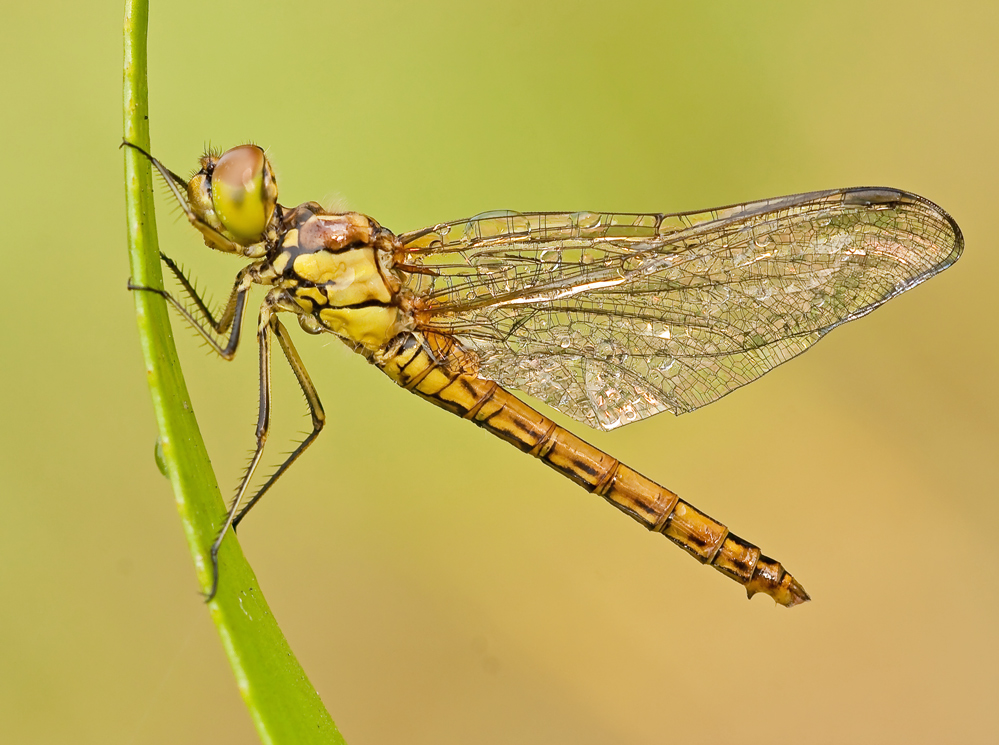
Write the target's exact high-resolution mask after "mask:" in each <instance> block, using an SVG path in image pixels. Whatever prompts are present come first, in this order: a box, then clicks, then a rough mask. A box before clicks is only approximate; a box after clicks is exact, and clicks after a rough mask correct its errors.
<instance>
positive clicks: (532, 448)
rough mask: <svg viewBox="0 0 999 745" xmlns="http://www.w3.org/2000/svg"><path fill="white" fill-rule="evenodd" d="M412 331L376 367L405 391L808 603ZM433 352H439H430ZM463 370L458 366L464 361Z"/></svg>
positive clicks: (689, 514)
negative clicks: (451, 364) (455, 367)
mask: <svg viewBox="0 0 999 745" xmlns="http://www.w3.org/2000/svg"><path fill="white" fill-rule="evenodd" d="M432 342H433V340H427V339H425V338H424V337H423V336H422V335H421V334H419V333H413V334H408V335H407V336H406V337H405V338H404V339H401V340H400V343H399V344H398V345H397V346H396V347H395V348H394V351H393V353H392V355H391V356H389V357H388V358H386V359H382V360H380V361H379V362H377V364H378V366H379V367H380V368H381V369H382V370H383V371H384V372H385V374H386V375H388V376H389V377H390V378H392V379H393V380H394V381H395V382H396V383H398V384H399V385H400V386H402V387H403V388H406V389H407V390H410V391H412V392H413V393H415V394H417V395H418V396H420V397H422V398H424V399H426V400H427V401H430V402H431V403H434V404H436V405H437V406H440V407H441V408H442V409H446V410H447V411H450V412H451V413H453V414H457V415H458V416H460V417H462V418H463V419H469V420H471V421H473V422H474V423H475V424H477V425H479V426H480V427H482V428H484V429H487V430H489V431H490V432H492V433H493V434H494V435H496V436H497V437H499V438H501V439H503V440H506V441H507V442H509V443H510V444H511V445H513V446H514V447H516V448H518V449H520V450H522V451H524V452H525V453H529V454H530V455H533V456H534V457H535V458H538V459H539V460H541V461H543V462H544V463H546V464H547V465H548V466H550V467H551V468H554V469H555V470H556V471H558V472H559V473H561V474H562V475H564V476H566V477H567V478H569V479H571V480H572V481H574V482H576V483H577V484H579V485H580V486H582V487H583V488H585V489H586V490H587V491H590V492H593V493H595V494H598V495H600V496H601V497H603V498H604V499H606V500H607V501H608V502H610V503H611V504H613V505H614V506H615V507H617V508H618V509H620V510H621V511H623V512H625V513H627V514H628V515H630V516H631V517H632V518H634V519H635V520H637V521H638V522H640V523H641V524H642V525H644V526H645V527H646V528H648V529H649V530H651V531H654V532H657V533H662V534H663V535H665V536H666V537H667V538H669V539H670V540H671V541H673V542H674V543H676V544H677V545H679V546H681V547H682V548H684V549H685V550H686V551H687V552H688V553H690V554H691V555H692V556H693V557H694V558H696V559H697V560H698V561H700V562H701V563H703V564H710V565H711V566H713V567H714V568H715V569H717V570H718V571H719V572H721V573H722V574H724V575H726V576H727V577H730V578H731V579H734V580H735V581H736V582H738V583H739V584H741V585H743V586H744V587H745V588H746V592H747V593H748V594H749V596H750V597H752V596H753V595H755V594H756V593H757V592H763V593H765V594H767V595H770V596H771V597H772V598H773V599H774V600H776V601H777V602H778V603H780V604H781V605H784V606H788V607H791V606H794V605H798V604H799V603H803V602H805V601H806V600H808V599H809V598H808V594H807V593H806V592H805V590H804V588H803V587H802V586H801V585H800V584H799V583H798V581H797V580H795V579H794V577H792V576H791V575H790V573H788V572H787V571H785V570H784V568H783V567H782V566H781V564H780V562H777V561H774V560H773V559H771V558H769V557H767V556H764V555H763V554H762V552H761V551H760V549H759V548H757V547H756V546H755V545H753V544H752V543H749V542H748V541H745V540H743V539H742V538H739V537H738V536H736V535H734V534H732V533H730V532H729V530H728V528H727V527H725V526H724V525H722V524H721V523H719V522H717V521H716V520H713V519H712V518H710V517H708V516H707V515H705V514H704V513H703V512H701V511H700V510H698V509H696V508H695V507H693V506H691V505H690V504H688V503H687V502H684V501H683V500H682V499H680V498H679V497H678V496H677V495H676V494H674V493H673V492H671V491H670V490H669V489H666V488H665V487H662V486H660V485H659V484H657V483H655V482H654V481H652V480H651V479H648V478H646V477H645V476H643V475H642V474H640V473H638V472H637V471H635V470H634V469H632V468H629V467H628V466H626V465H624V464H623V463H621V462H620V461H619V460H617V459H616V458H613V457H612V456H610V455H608V454H607V453H605V452H603V451H602V450H599V449H597V448H595V447H593V446H592V445H590V444H589V443H587V442H585V441H583V440H581V439H580V438H578V437H576V436H575V435H574V434H572V433H571V432H569V431H568V430H566V429H564V428H563V427H560V426H559V425H557V424H556V423H555V422H553V421H552V420H551V419H549V418H548V417H546V416H545V415H543V414H541V413H540V412H538V411H536V410H535V409H533V408H531V407H530V406H528V405H527V404H525V403H524V402H523V401H521V400H520V399H519V398H517V397H516V396H514V395H513V394H511V393H510V392H509V391H507V390H506V389H505V388H503V387H502V386H501V385H499V384H498V383H496V382H495V381H491V380H485V379H483V378H480V377H478V376H476V375H474V374H471V373H465V372H453V371H449V369H448V367H447V366H445V365H444V364H442V362H441V361H440V360H441V359H442V358H443V359H446V358H447V357H446V355H447V354H449V353H451V352H452V351H453V350H452V349H451V345H446V347H445V348H443V349H442V348H441V345H440V344H439V343H436V344H435V343H432ZM431 350H433V352H431ZM459 367H460V365H459Z"/></svg>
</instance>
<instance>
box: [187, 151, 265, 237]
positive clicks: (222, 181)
mask: <svg viewBox="0 0 999 745" xmlns="http://www.w3.org/2000/svg"><path fill="white" fill-rule="evenodd" d="M187 196H188V199H190V202H191V208H192V209H193V210H194V212H195V214H197V216H198V217H200V218H201V219H202V220H204V221H205V222H206V223H208V224H209V225H211V226H212V227H213V228H215V229H216V230H218V231H219V232H221V233H223V234H224V235H226V237H228V238H231V239H232V240H234V241H235V242H236V243H239V244H240V245H243V246H249V245H251V244H253V243H257V242H259V241H260V240H261V239H262V238H263V235H264V231H265V230H266V229H267V226H268V225H270V222H271V218H272V217H273V216H274V209H275V207H276V205H277V180H276V179H275V177H274V169H273V168H271V164H270V162H269V161H268V160H267V156H266V155H265V154H264V151H263V149H262V148H260V147H258V146H256V145H240V146H239V147H234V148H231V149H229V150H226V151H225V152H224V153H223V154H222V155H221V156H219V155H217V154H216V153H211V152H210V153H208V154H206V155H204V156H202V158H201V168H200V170H199V171H198V172H197V173H196V174H194V176H193V177H192V178H191V180H190V181H188V183H187Z"/></svg>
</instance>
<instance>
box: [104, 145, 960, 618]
mask: <svg viewBox="0 0 999 745" xmlns="http://www.w3.org/2000/svg"><path fill="white" fill-rule="evenodd" d="M124 145H127V146H129V147H131V148H134V149H136V150H137V151H139V153H141V154H142V155H143V156H145V157H146V158H147V159H148V160H149V162H150V163H151V165H152V166H153V167H154V168H155V169H156V170H157V171H158V172H159V174H160V175H161V176H162V177H163V179H164V180H165V181H166V184H167V186H168V188H169V190H170V193H171V194H172V196H173V198H174V199H175V200H176V201H177V202H178V203H179V205H180V207H181V209H182V210H183V212H184V214H185V215H186V217H187V220H188V221H189V222H190V224H191V225H192V226H193V227H194V228H195V229H197V230H198V232H199V233H200V234H201V237H202V238H203V240H204V243H205V244H206V245H207V246H208V247H209V248H211V249H214V250H216V251H220V252H222V253H227V254H232V255H234V256H238V257H242V258H243V259H246V260H249V263H247V264H244V266H243V267H242V268H241V269H240V270H239V272H238V273H237V274H236V278H235V281H234V283H233V286H232V290H231V292H230V293H229V296H228V301H227V302H226V303H225V305H224V306H223V307H222V308H221V310H220V311H219V312H215V311H213V310H212V309H211V308H209V306H208V304H207V303H206V302H205V301H204V300H203V299H202V297H201V296H200V295H199V294H198V292H197V291H196V290H195V287H194V285H193V283H192V282H191V280H190V279H189V278H188V276H187V275H186V274H185V273H184V272H183V271H182V270H181V269H180V267H179V266H178V265H177V264H176V263H175V262H174V261H173V260H171V259H170V258H168V257H167V256H165V255H162V256H161V258H162V260H163V263H164V264H165V266H166V267H167V268H168V269H169V270H170V273H171V274H172V275H173V276H174V278H175V279H176V281H177V282H178V284H179V285H180V287H181V289H182V290H183V293H184V295H186V296H187V299H188V300H189V301H190V302H185V301H184V300H183V299H181V298H178V297H177V296H176V295H174V294H172V293H170V292H168V291H166V290H163V289H157V288H151V287H145V286H139V285H135V284H132V283H131V282H130V283H129V288H130V289H132V290H138V291H148V292H153V293H156V294H158V295H160V296H162V297H163V298H164V299H165V300H166V301H167V302H168V303H169V304H170V305H172V306H173V307H174V308H175V309H176V311H177V312H178V313H179V314H180V315H181V316H182V317H183V318H184V319H185V320H186V321H187V322H188V323H190V324H191V325H192V326H193V327H194V329H196V330H197V331H198V332H199V333H200V334H201V335H202V336H203V337H204V338H205V339H206V340H207V342H208V344H209V345H210V346H211V348H212V349H213V350H214V351H215V352H217V353H218V354H219V355H220V356H221V357H223V358H224V359H226V360H231V359H232V358H233V356H234V355H235V353H236V349H237V347H238V345H239V340H240V327H241V324H242V320H243V316H244V314H245V312H246V308H247V302H248V295H249V293H250V291H251V289H252V288H253V287H254V286H256V285H261V286H263V287H264V288H267V292H266V295H265V297H264V299H263V301H262V302H261V304H260V306H259V310H258V315H257V326H256V336H257V343H258V351H259V365H260V389H259V392H260V396H259V407H258V418H257V426H256V447H255V449H254V452H253V455H252V457H251V459H250V462H249V465H248V466H247V468H246V470H245V472H244V473H243V476H242V478H241V480H240V482H239V485H238V487H237V489H236V494H235V498H234V499H233V501H232V502H231V505H230V507H229V509H228V512H227V514H226V517H225V520H224V522H223V525H222V527H221V530H220V531H219V533H218V537H217V538H216V540H215V542H214V543H213V545H212V547H211V550H210V556H211V561H212V568H213V575H212V585H211V588H210V590H209V591H208V593H207V597H208V599H209V600H211V599H212V598H213V597H214V596H215V594H216V591H217V589H218V586H219V564H218V552H219V547H220V546H221V545H222V541H223V539H224V537H225V536H226V534H227V532H228V531H229V529H230V527H231V528H235V527H236V526H237V525H238V524H239V523H240V521H242V520H243V519H244V518H245V517H246V515H247V513H248V512H249V511H250V509H252V508H253V507H254V505H256V504H257V503H258V502H259V501H260V499H261V498H262V497H263V496H264V495H265V494H267V493H268V491H269V490H270V489H271V487H273V486H274V484H275V482H276V481H277V480H278V479H279V478H280V477H281V476H282V475H283V474H284V473H286V472H287V470H288V468H289V467H290V466H291V465H292V464H293V463H294V462H295V461H296V460H298V458H299V457H300V456H301V455H302V453H303V452H304V451H305V450H306V449H307V448H308V447H309V446H310V445H311V444H312V443H313V442H314V441H315V439H316V438H317V437H318V435H319V433H320V431H321V430H322V429H323V425H324V423H325V421H326V415H325V412H324V409H323V405H322V403H321V402H320V398H319V394H318V392H317V390H316V388H315V386H314V385H313V383H312V380H311V378H310V377H309V373H308V371H307V370H306V368H305V365H304V364H303V362H302V359H301V357H300V356H299V354H298V351H297V350H296V348H295V345H294V343H293V341H292V337H291V335H290V334H289V332H288V330H287V328H286V326H285V325H284V323H283V322H282V320H281V319H282V318H289V317H292V318H294V319H295V320H297V322H298V324H299V326H300V327H301V328H302V329H303V330H304V331H305V332H306V333H308V334H313V335H322V334H332V335H333V336H336V337H338V338H339V339H341V340H342V341H343V342H344V343H346V344H347V345H348V346H349V347H350V348H352V349H353V350H355V351H356V352H357V353H359V354H361V355H362V356H364V357H365V358H366V359H367V360H368V361H369V362H370V363H371V364H372V365H374V366H375V367H377V368H378V369H379V370H381V371H382V372H383V373H385V374H386V375H387V376H388V377H389V378H390V379H391V380H393V381H394V382H395V383H397V384H398V385H399V386H401V387H402V388H405V389H406V390H409V391H411V392H413V393H415V394H416V395H417V396H420V397H421V398H423V399H425V400H426V401H429V402H430V403H432V404H435V405H436V406H439V407H441V408H442V409H445V410H446V411H449V412H451V413H453V414H456V415H458V416H460V417H462V418H463V419H467V420H469V421H470V422H472V423H473V424H476V425H478V426H479V427H481V428H483V429H485V430H487V431H489V432H491V433H492V434H494V435H496V436H497V437H499V438H500V439H501V440H505V441H506V442H508V443H510V444H511V445H513V446H514V447H516V448H518V449H519V450H521V451H523V452H525V453H527V454H529V455H532V456H534V457H535V458H537V459H539V460H540V461H542V462H543V463H545V464H546V465H548V466H549V467H551V468H553V469H554V470H556V471H558V472H559V473H560V474H562V475H563V476H565V477H567V478H568V479H569V480H570V481H573V482H575V483H576V484H578V485H580V486H581V487H583V488H584V489H586V490H587V491H590V492H592V493H594V494H596V495H598V496H600V497H603V498H604V499H605V500H607V501H608V502H610V503H611V504H612V505H614V506H615V507H617V508H618V509H620V510H621V511H623V512H624V513H626V514H627V515H629V516H631V517H632V518H634V519H635V520H636V521H638V522H639V523H641V524H642V525H643V526H645V527H646V528H647V529H649V530H650V531H653V532H656V533H661V534H663V535H664V536H666V537H667V538H668V539H670V540H671V541H672V542H674V543H676V544H677V545H678V546H680V547H681V548H683V549H685V550H686V551H687V552H688V553H689V554H690V555H692V556H693V557H694V558H695V559H697V560H698V561H700V562H701V563H703V564H707V565H710V566H712V567H714V568H715V569H716V570H718V571H719V572H720V573H722V574H723V575H725V576H727V577H729V578H730V579H732V580H734V581H736V582H738V583H739V584H741V585H742V586H743V587H744V588H745V590H746V592H747V595H748V596H749V597H753V595H755V594H757V593H763V594H765V595H769V596H770V597H771V598H773V599H774V600H775V601H776V602H777V603H778V604H779V605H782V606H786V607H792V606H795V605H798V604H800V603H803V602H805V601H807V600H809V595H808V593H807V592H806V591H805V589H804V587H803V586H802V585H801V584H800V583H799V582H798V580H796V579H795V578H794V577H793V576H792V575H791V574H790V573H789V572H788V571H787V570H786V569H785V568H784V567H783V565H782V564H781V563H780V562H779V561H776V560H774V559H772V558H770V557H769V556H766V555H764V554H763V552H762V551H761V550H760V548H758V547H757V546H756V545H754V544H753V543H750V542H749V541H747V540H744V539H743V538H740V537H739V536H737V535H736V534H734V533H732V532H731V531H730V530H729V529H728V527H727V526H725V525H724V524H722V523H721V522H719V521H717V520H715V519H713V518H711V517H709V516H708V515H707V514H705V513H704V512H702V511H701V510H699V509H697V508H696V507H694V506H693V505H691V504H690V503H689V502H686V501H684V500H683V499H680V497H679V496H678V495H677V494H676V493H674V492H672V491H670V490H669V489H667V488H665V487H663V486H661V485H659V484H657V483H656V482H654V481H652V480H651V479H649V478H647V477H645V476H643V475H642V474H640V473H639V472H637V471H636V470H634V469H632V468H630V467H628V466H627V465H625V464H624V463H622V462H621V461H620V460H618V459H616V458H614V457H612V456H611V455H609V454H607V453H605V452H603V451H602V450H599V449H598V448H596V447H594V446H592V445H590V444H588V443H587V442H585V441H584V440H583V439H582V438H580V437H579V436H577V435H575V434H573V433H572V432H570V431H569V430H567V429H565V428H564V427H562V426H561V425H559V424H557V423H556V422H554V421H553V420H552V419H551V418H549V417H548V416H546V415H545V414H543V413H541V412H539V411H538V410H536V409H535V408H533V407H532V406H530V405H528V404H527V403H526V402H525V401H524V400H522V399H521V398H518V397H517V396H516V395H514V394H513V393H512V392H511V390H518V391H521V392H523V393H525V394H527V395H529V396H532V397H534V398H536V399H539V400H541V401H543V402H544V403H545V404H547V405H549V406H551V407H552V408H554V409H555V410H557V411H559V412H561V413H563V414H565V415H567V416H569V417H570V418H572V419H574V420H576V421H578V422H581V423H583V424H586V425H589V426H590V427H592V428H595V429H598V430H613V429H615V428H617V427H621V426H623V425H626V424H629V423H631V422H636V421H639V420H642V419H645V418H647V417H650V416H653V415H654V414H658V413H660V412H665V411H669V412H673V413H674V414H683V413H686V412H690V411H693V410H695V409H698V408H700V407H701V406H705V405H706V404H709V403H711V402H713V401H716V400H717V399H719V398H721V397H722V396H724V395H726V394H728V393H730V392H732V391H734V390H735V389H737V388H739V387H741V386H743V385H745V384H747V383H749V382H751V381H753V380H756V379H757V378H759V377H760V376H762V375H763V374H765V373H767V372H768V371H770V370H772V369H773V368H775V367H777V366H778V365H780V364H781V363H783V362H786V361H787V360H789V359H791V358H792V357H795V356H797V355H798V354H800V353H802V352H804V351H805V350H806V349H808V348H809V347H811V346H812V345H813V344H814V343H815V342H817V341H818V340H819V339H821V338H822V337H823V336H825V335H826V334H827V333H829V332H830V331H832V330H833V329H834V328H836V327H838V326H841V325H842V324H844V323H847V322H848V321H852V320H854V319H857V318H860V317H861V316H865V315H867V314H868V313H870V312H871V311H873V310H874V309H876V308H878V307H880V306H881V305H882V304H883V303H885V302H887V301H888V300H890V299H891V298H893V297H895V296H896V295H899V294H900V293H902V292H905V291H906V290H908V289H910V288H912V287H915V286H916V285H918V284H920V283H921V282H923V281H925V280H927V279H929V278H930V277H932V276H933V275H935V274H937V273H939V272H941V271H943V270H944V269H946V268H947V267H949V266H950V265H951V264H953V263H954V262H955V261H957V259H958V258H959V257H960V255H961V252H962V250H963V246H964V239H963V237H962V235H961V231H960V228H958V226H957V223H956V222H955V221H954V220H953V219H952V218H951V217H950V215H948V214H947V213H946V212H945V211H944V210H943V209H941V208H940V207H938V206H937V205H936V204H934V203H933V202H930V201H929V200H927V199H924V198H923V197H920V196H917V195H915V194H911V193H909V192H906V191H901V190H899V189H892V188H885V187H859V188H848V189H835V190H830V191H816V192H810V193H805V194H795V195H792V196H785V197H777V198H772V199H764V200H760V201H754V202H746V203H743V204H736V205H731V206H727V207H720V208H716V209H710V210H704V211H698V212H680V213H674V214H659V213H609V212H512V211H495V212H485V213H482V214H479V215H476V216H475V217H471V218H468V219H463V220H456V221H453V222H443V223H438V224H435V225H432V226H430V227H426V228H422V229H420V230H414V231H411V232H407V233H400V234H395V233H393V232H392V231H390V230H388V229H387V228H385V227H383V226H382V225H381V224H379V223H378V222H377V221H375V220H374V219H372V218H371V217H368V216H367V215H363V214H360V213H358V212H337V211H331V210H327V209H324V208H323V207H322V206H321V205H320V204H319V203H317V202H305V203H303V204H300V205H298V206H297V207H292V208H288V207H284V206H283V205H281V204H279V203H278V188H277V180H276V178H275V175H274V170H273V168H272V166H271V163H270V161H269V159H268V157H267V155H266V154H265V152H264V150H263V149H262V148H260V147H258V146H256V145H240V146H238V147H234V148H231V149H229V150H227V151H225V152H224V153H223V152H219V151H209V152H208V153H206V154H205V155H204V156H202V157H201V159H200V160H199V164H198V168H197V170H196V172H195V173H194V175H193V176H191V177H190V178H188V179H185V178H182V177H181V176H178V175H177V174H176V173H174V172H173V171H170V170H169V169H167V168H166V167H165V166H164V165H163V164H162V163H161V162H160V161H159V160H157V159H156V158H154V157H153V156H152V155H151V154H150V153H148V152H146V151H145V150H143V149H141V148H139V147H138V146H136V145H134V144H132V143H130V142H125V143H124ZM275 342H276V343H277V347H278V348H279V349H280V350H281V352H282V354H283V355H284V357H285V359H286V361H287V362H288V365H289V366H290V367H291V370H292V373H293V374H294V376H295V378H296V380H297V381H298V384H299V386H300V387H301V389H302V391H303V392H304V394H305V399H306V402H307V404H308V408H309V412H310V415H311V420H312V430H311V432H310V433H309V434H308V435H307V436H306V437H305V438H304V439H303V440H301V441H300V442H299V443H298V444H297V446H296V447H295V448H294V449H293V450H292V452H291V453H290V454H289V455H288V456H287V458H286V459H285V460H284V461H283V462H282V463H281V465H280V466H279V467H278V468H277V470H276V471H275V472H274V473H273V475H271V476H270V477H269V478H267V479H266V480H265V481H264V483H263V485H262V486H260V487H259V488H258V489H257V490H256V491H255V493H254V494H253V496H252V497H250V498H249V499H248V500H247V499H246V497H247V494H249V486H250V483H251V479H252V477H253V475H254V472H255V471H256V469H257V466H258V464H259V463H260V460H261V456H262V454H263V450H264V444H265V442H266V440H267V434H268V430H269V426H270V418H271V352H272V348H273V347H274V343H275ZM244 501H245V504H244Z"/></svg>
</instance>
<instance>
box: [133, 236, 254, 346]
mask: <svg viewBox="0 0 999 745" xmlns="http://www.w3.org/2000/svg"><path fill="white" fill-rule="evenodd" d="M160 256H161V257H162V259H163V262H164V263H165V264H166V265H167V268H169V269H170V271H171V272H172V273H173V275H174V276H175V277H176V278H177V281H178V282H180V284H181V286H182V287H183V288H184V292H186V293H187V295H188V296H189V297H190V298H191V301H192V302H193V303H194V305H195V309H196V312H195V313H192V312H191V311H190V310H188V308H187V307H186V306H185V305H184V303H182V302H181V301H180V300H178V299H177V298H175V297H174V296H173V295H171V294H170V293H169V292H167V291H166V290H160V289H158V288H156V287H145V286H143V285H135V284H132V282H131V281H130V282H129V283H128V289H130V290H135V291H140V292H153V293H156V294H157V295H159V296H160V297H162V298H163V299H164V300H166V301H167V302H168V303H170V305H172V306H173V307H174V309H176V311H177V312H178V313H180V314H181V316H183V317H184V320H185V321H187V322H188V323H189V324H191V326H192V327H194V330H195V331H197V332H198V333H199V334H201V336H202V337H204V339H205V341H207V342H208V344H209V346H210V347H211V348H212V349H213V350H214V351H215V352H216V353H218V354H219V355H220V356H221V357H222V358H224V359H227V360H231V359H232V358H233V357H234V356H235V354H236V347H237V346H239V330H240V326H241V325H242V323H241V322H242V320H243V311H244V310H245V308H246V295H247V292H249V289H250V287H251V286H252V285H253V279H252V277H251V271H252V269H253V265H252V264H251V265H249V266H246V267H244V268H243V269H241V270H240V272H239V274H237V275H236V282H235V284H234V285H233V288H232V292H231V293H230V294H229V300H228V301H227V302H226V304H225V309H224V310H223V311H222V314H221V315H220V316H219V318H218V319H217V320H216V318H215V316H214V315H213V314H212V312H211V310H210V309H209V308H208V305H207V304H206V303H205V301H204V300H203V299H202V298H201V296H200V295H199V294H198V292H197V290H195V288H194V285H193V284H191V282H190V280H189V279H188V278H187V276H185V274H184V273H183V272H182V271H181V270H180V268H179V267H178V266H177V265H176V264H175V263H174V261H173V259H171V258H169V257H168V256H165V255H163V254H160ZM213 332H214V333H213ZM226 332H228V333H229V336H228V338H227V339H225V343H224V345H223V343H222V341H220V340H219V339H217V338H216V334H225V333H226Z"/></svg>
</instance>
